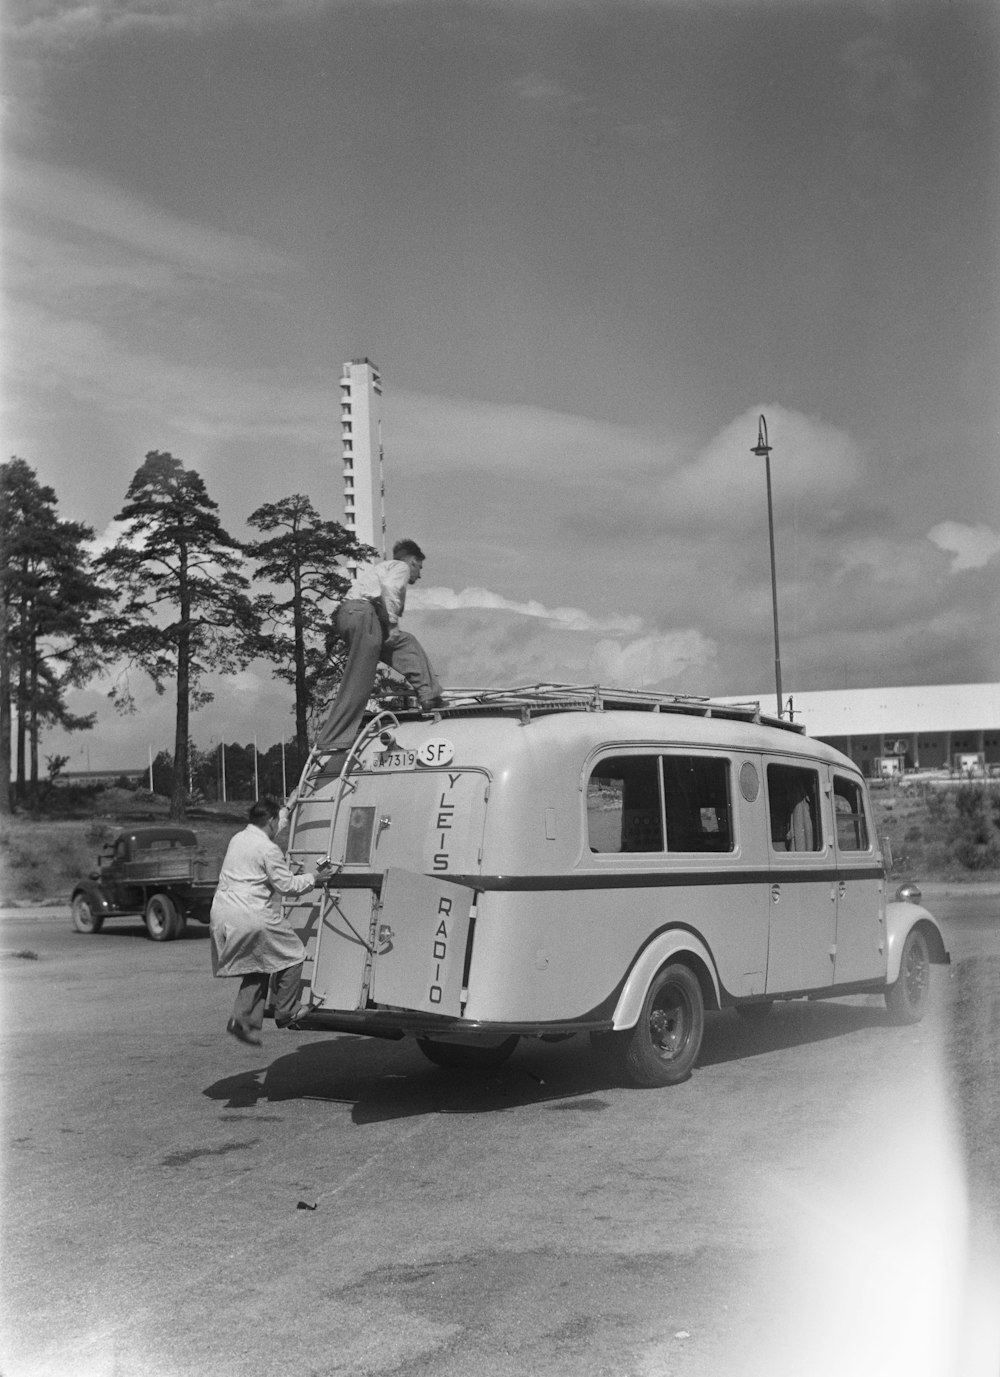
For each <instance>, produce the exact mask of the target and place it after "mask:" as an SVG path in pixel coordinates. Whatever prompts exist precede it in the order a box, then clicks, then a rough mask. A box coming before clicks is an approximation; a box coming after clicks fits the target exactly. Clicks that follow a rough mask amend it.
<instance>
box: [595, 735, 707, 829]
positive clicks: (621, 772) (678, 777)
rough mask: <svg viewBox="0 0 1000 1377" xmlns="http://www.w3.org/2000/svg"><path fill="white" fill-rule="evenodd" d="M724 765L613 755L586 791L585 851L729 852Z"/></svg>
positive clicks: (691, 758)
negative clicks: (587, 847)
mask: <svg viewBox="0 0 1000 1377" xmlns="http://www.w3.org/2000/svg"><path fill="white" fill-rule="evenodd" d="M729 779H730V768H729V761H728V760H727V759H724V758H722V757H718V756H696V755H680V754H674V753H673V752H671V753H668V754H664V755H662V756H658V755H633V756H628V755H626V756H614V757H611V758H609V759H607V760H602V761H600V762H598V764H597V766H596V767H595V769H594V771H593V773H592V774H591V776H590V780H589V782H588V786H587V832H588V842H589V845H590V849H591V851H596V852H600V853H616V852H635V851H639V852H663V851H685V852H695V853H697V852H703V851H731V850H732V849H733V836H732V823H731V818H732V808H731V804H730V792H729Z"/></svg>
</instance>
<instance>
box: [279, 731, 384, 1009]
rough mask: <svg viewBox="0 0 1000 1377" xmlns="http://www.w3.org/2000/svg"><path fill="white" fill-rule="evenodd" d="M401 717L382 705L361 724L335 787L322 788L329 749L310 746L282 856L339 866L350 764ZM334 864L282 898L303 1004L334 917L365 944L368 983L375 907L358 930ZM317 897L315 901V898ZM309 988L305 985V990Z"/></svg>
mask: <svg viewBox="0 0 1000 1377" xmlns="http://www.w3.org/2000/svg"><path fill="white" fill-rule="evenodd" d="M398 727H399V721H398V719H397V718H396V716H395V714H394V713H392V712H390V711H388V710H386V711H382V712H379V713H377V714H376V715H375V716H374V717H373V718H372V719H371V720H370V721H369V722H368V723H367V724H366V725H365V727H364V728H363V729H362V731H361V732H360V733H359V735H358V737H357V739H356V740H355V742H354V744H353V746H352V747H351V749H350V751H349V753H348V756H347V759H346V761H345V762H344V766H343V769H342V770H341V772H340V774H339V776H336V777H335V778H333V781H332V782H333V787H332V789H331V790H330V791H329V792H325V791H324V786H325V782H329V781H330V780H331V776H330V775H324V773H323V767H324V765H325V763H326V761H327V760H328V759H329V756H330V754H331V753H330V752H329V751H321V750H317V749H316V748H315V747H314V748H313V749H312V750H311V751H310V753H309V758H308V759H307V760H306V763H305V766H304V767H303V770H302V774H301V776H300V778H299V783H298V785H297V787H296V791H295V795H294V798H293V802H292V805H291V808H290V810H289V836H288V847H287V850H286V855H287V857H288V860H289V863H290V864H291V865H292V867H293V868H296V867H298V868H300V869H303V868H304V869H309V868H310V867H311V866H314V865H315V864H316V863H317V858H318V859H320V860H322V859H323V857H328V858H329V859H330V860H332V861H333V862H334V866H335V867H338V866H340V867H342V866H343V860H342V859H341V860H340V861H338V860H337V859H336V858H335V857H334V856H333V854H332V853H333V846H334V839H335V837H336V833H337V825H338V822H339V820H340V814H341V810H342V807H343V804H344V802H345V800H347V799H348V798H350V796H351V795H352V794H353V793H354V792H355V789H356V787H357V786H356V785H355V784H354V782H353V781H352V780H351V778H350V775H351V769H352V766H354V765H356V764H357V762H358V761H359V759H360V757H361V754H362V752H363V751H364V749H365V747H366V746H369V745H370V744H371V743H372V741H374V740H376V739H377V737H378V736H379V733H380V732H383V731H386V730H387V729H390V728H395V729H398ZM337 875H338V872H337V869H335V870H334V872H333V874H332V875H331V877H330V879H329V880H328V881H327V882H326V883H325V884H323V885H321V886H320V887H319V889H318V890H316V889H314V890H310V891H308V892H307V893H305V894H300V895H295V896H291V897H289V898H286V899H283V900H282V914H283V916H284V917H285V918H286V919H287V920H288V922H289V923H290V924H291V926H292V927H293V928H294V929H295V931H296V932H297V933H298V935H299V938H300V940H301V942H302V944H303V946H304V947H305V949H306V965H305V969H304V970H303V979H302V983H303V1003H308V1005H309V1007H310V1008H312V1007H318V1005H317V1006H314V1005H313V1002H312V998H311V994H312V992H311V972H312V971H313V970H314V969H315V967H316V961H317V959H318V956H319V949H320V943H321V941H322V936H323V933H324V931H325V930H326V928H327V926H328V925H331V924H332V923H333V922H334V921H335V920H339V921H340V922H341V923H345V924H347V926H348V927H349V929H350V931H351V933H352V934H353V935H354V938H355V939H356V940H357V941H358V942H359V943H360V944H361V945H363V946H364V947H365V948H366V962H365V966H366V969H365V980H364V988H365V989H367V987H368V983H369V976H370V969H371V963H372V958H373V956H374V953H375V942H376V935H377V925H378V913H379V906H378V904H377V903H373V904H372V911H371V917H370V919H369V924H368V930H367V932H365V931H358V929H357V928H356V927H354V925H353V924H351V923H350V920H349V919H348V918H347V917H346V915H345V914H344V913H343V911H342V910H341V909H340V907H339V900H340V890H339V888H338V885H337ZM317 896H318V902H317ZM307 987H308V989H307Z"/></svg>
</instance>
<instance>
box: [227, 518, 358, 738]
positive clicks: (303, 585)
mask: <svg viewBox="0 0 1000 1377" xmlns="http://www.w3.org/2000/svg"><path fill="white" fill-rule="evenodd" d="M248 521H249V524H250V525H251V526H253V527H255V528H256V529H257V530H258V531H263V532H269V533H270V532H274V533H275V534H272V535H271V536H270V538H269V539H267V540H257V541H254V542H252V543H250V544H249V545H248V546H247V553H248V554H249V555H251V556H252V557H253V558H254V559H255V560H256V561H257V564H258V568H257V573H256V576H255V577H256V579H257V580H258V581H260V582H266V583H269V584H271V585H273V586H274V587H275V588H276V589H277V590H278V591H277V592H275V593H260V594H258V596H257V597H256V599H255V600H254V606H255V609H256V614H257V617H258V620H259V622H260V624H261V628H262V630H261V635H260V640H259V642H258V646H257V650H258V653H259V654H260V655H261V656H262V657H263V658H265V659H267V660H270V661H271V662H272V663H273V665H274V674H275V677H276V678H278V679H283V680H284V681H285V683H287V684H292V685H293V686H294V688H295V745H296V750H297V753H298V755H299V757H300V758H301V759H302V760H303V761H304V760H305V758H306V755H307V754H308V750H309V710H310V706H311V705H312V704H313V703H314V702H315V701H316V699H318V698H322V697H324V696H325V693H326V692H327V691H328V690H329V688H330V687H331V686H332V683H333V681H334V679H335V678H336V677H337V672H338V669H339V661H338V657H337V656H336V655H335V654H334V655H333V656H331V654H330V653H329V651H328V649H327V641H328V637H329V633H330V628H331V624H332V613H333V607H334V606H335V604H336V603H338V602H339V601H340V600H341V598H342V597H343V595H344V593H345V592H346V591H347V587H348V584H349V579H348V577H347V572H346V570H345V569H344V568H343V566H342V563H341V561H343V560H353V561H355V562H357V561H361V560H367V559H377V558H378V556H377V554H376V552H375V551H374V550H372V549H371V548H370V547H369V546H367V545H358V543H357V542H356V541H355V539H354V537H353V536H352V535H351V534H350V532H348V531H346V530H345V529H344V527H343V526H340V525H338V524H337V522H336V521H322V520H321V519H320V517H319V514H318V513H317V512H316V510H315V509H314V507H313V505H312V503H311V502H310V501H309V499H308V498H307V497H303V496H302V494H301V493H294V494H293V495H292V496H291V497H284V498H282V499H281V500H280V501H278V502H267V503H265V504H264V505H263V506H262V507H258V508H257V510H256V511H255V512H253V513H252V514H251V516H250V517H249V518H248Z"/></svg>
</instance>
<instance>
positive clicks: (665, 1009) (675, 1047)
mask: <svg viewBox="0 0 1000 1377" xmlns="http://www.w3.org/2000/svg"><path fill="white" fill-rule="evenodd" d="M704 1031H705V1001H704V1000H703V998H702V994H701V986H700V985H699V984H698V978H697V976H696V975H695V974H694V972H693V971H691V970H690V969H689V968H688V967H687V966H682V965H679V964H678V965H673V966H664V968H663V970H661V971H658V972H657V974H656V976H655V977H654V979H653V982H652V984H651V985H650V987H649V989H648V991H647V992H646V998H645V1000H644V1001H643V1005H642V1012H641V1014H640V1015H639V1021H638V1023H637V1024H636V1025H635V1027H634V1028H633V1029H632V1030H631V1033H630V1035H629V1041H628V1046H627V1048H626V1050H625V1071H626V1074H627V1075H628V1077H629V1079H630V1080H631V1081H632V1082H633V1083H634V1084H635V1085H644V1086H658V1085H678V1084H679V1083H680V1082H681V1081H686V1080H687V1078H688V1076H690V1074H691V1070H692V1068H693V1066H694V1064H695V1062H696V1061H697V1059H698V1053H699V1051H700V1050H701V1039H702V1035H703V1033H704Z"/></svg>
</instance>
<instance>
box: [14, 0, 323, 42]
mask: <svg viewBox="0 0 1000 1377" xmlns="http://www.w3.org/2000/svg"><path fill="white" fill-rule="evenodd" d="M330 8H331V0H11V3H10V4H9V5H8V7H7V9H8V14H7V16H6V23H7V27H8V30H9V32H10V34H11V35H12V37H13V38H14V39H16V40H18V41H20V42H21V43H33V44H39V45H44V46H56V47H70V46H73V45H74V44H77V43H81V42H85V41H88V40H92V39H95V38H103V37H106V36H109V35H111V36H113V35H115V34H117V33H122V32H127V31H129V30H134V29H147V30H153V31H161V32H162V31H184V30H192V31H194V32H201V31H203V30H205V29H207V28H213V27H217V26H219V25H224V24H232V23H242V22H264V23H273V22H275V21H278V20H287V19H296V18H300V17H309V16H310V15H314V14H322V13H323V12H324V11H326V10H328V9H330Z"/></svg>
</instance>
